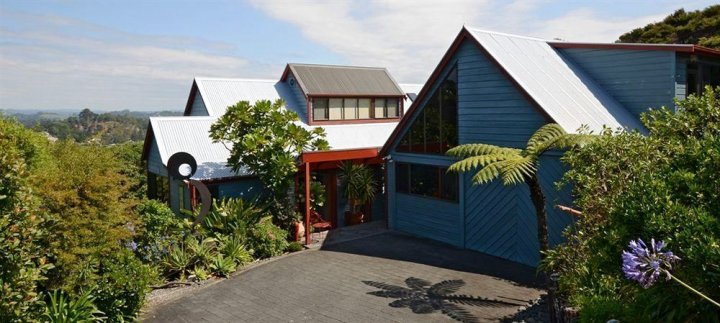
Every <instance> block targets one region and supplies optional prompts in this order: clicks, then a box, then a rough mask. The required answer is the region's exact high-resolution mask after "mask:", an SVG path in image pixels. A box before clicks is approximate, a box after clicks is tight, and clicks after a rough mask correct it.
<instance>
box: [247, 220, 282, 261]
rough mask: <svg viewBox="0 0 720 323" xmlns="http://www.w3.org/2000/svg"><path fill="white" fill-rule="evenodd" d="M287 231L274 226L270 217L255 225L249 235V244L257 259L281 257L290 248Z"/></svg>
mask: <svg viewBox="0 0 720 323" xmlns="http://www.w3.org/2000/svg"><path fill="white" fill-rule="evenodd" d="M286 237H287V231H285V230H283V229H281V228H280V227H278V226H276V225H274V224H273V223H272V221H271V219H270V218H269V217H267V218H265V219H263V220H261V221H260V222H258V223H257V224H256V225H254V226H253V227H252V228H251V229H250V231H249V234H248V244H249V245H250V247H251V248H252V250H253V251H254V255H255V258H268V257H274V256H278V255H281V254H282V253H283V251H285V249H286V248H287V246H288V242H287V239H286Z"/></svg>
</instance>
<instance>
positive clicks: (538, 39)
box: [465, 26, 552, 43]
mask: <svg viewBox="0 0 720 323" xmlns="http://www.w3.org/2000/svg"><path fill="white" fill-rule="evenodd" d="M465 29H467V30H468V31H470V32H473V31H476V32H481V33H486V34H490V35H499V36H506V37H514V38H522V39H528V40H535V41H541V42H546V43H548V42H551V41H552V40H549V39H543V38H538V37H531V36H523V35H517V34H510V33H503V32H499V31H492V30H487V29H481V28H475V27H471V26H465Z"/></svg>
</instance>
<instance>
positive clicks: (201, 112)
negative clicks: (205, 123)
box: [190, 91, 208, 116]
mask: <svg viewBox="0 0 720 323" xmlns="http://www.w3.org/2000/svg"><path fill="white" fill-rule="evenodd" d="M190 115H191V116H207V115H208V111H207V108H206V107H205V102H203V98H202V95H201V94H200V91H197V92H195V98H194V99H193V103H192V106H190Z"/></svg>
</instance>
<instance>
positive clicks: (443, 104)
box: [395, 64, 459, 156]
mask: <svg viewBox="0 0 720 323" xmlns="http://www.w3.org/2000/svg"><path fill="white" fill-rule="evenodd" d="M457 73H458V69H457V64H456V65H454V66H453V67H452V68H450V69H449V70H448V72H447V74H446V75H445V77H444V78H443V79H442V81H441V82H439V83H437V85H438V86H437V88H435V90H434V91H433V92H432V93H431V95H430V97H429V98H428V99H427V100H426V101H425V102H423V105H422V107H421V108H422V111H420V112H419V113H420V114H418V115H416V117H415V120H413V121H412V122H410V123H408V124H407V125H406V126H405V129H404V130H405V133H404V134H403V136H402V137H400V140H398V141H397V145H396V146H395V151H397V152H399V153H408V154H421V155H433V156H442V155H445V153H446V152H447V150H449V149H450V148H452V147H455V146H457V145H458V144H459V141H458V137H459V127H458V123H459V113H458V109H459V107H458V103H459V100H458V79H457V78H458V74H457ZM448 81H452V82H454V84H453V89H452V90H453V91H454V94H455V97H454V105H453V106H452V107H450V105H447V102H449V101H446V100H445V99H444V98H443V91H445V90H446V86H447V85H446V84H447V83H448ZM430 105H436V106H435V108H437V109H438V118H439V120H436V121H437V124H438V129H437V131H438V134H437V135H438V139H439V142H438V143H436V144H438V145H439V152H434V151H430V149H428V143H432V142H431V141H429V140H428V133H427V132H428V127H429V124H430V123H429V122H428V120H427V116H426V115H427V113H428V112H427V111H428V106H430ZM446 110H448V111H450V110H454V111H453V112H454V113H452V114H453V115H454V116H453V117H454V119H453V120H452V122H451V123H450V122H446V121H449V120H444V117H445V116H446V114H448V113H446ZM447 124H451V125H452V126H453V127H454V134H452V135H453V136H452V140H451V137H450V136H448V134H450V132H449V131H448V129H451V128H449V127H446V125H447ZM414 128H422V129H421V131H419V129H415V131H413V129H414ZM419 133H422V143H420V142H416V141H417V140H416V138H415V136H413V134H416V135H417V134H419Z"/></svg>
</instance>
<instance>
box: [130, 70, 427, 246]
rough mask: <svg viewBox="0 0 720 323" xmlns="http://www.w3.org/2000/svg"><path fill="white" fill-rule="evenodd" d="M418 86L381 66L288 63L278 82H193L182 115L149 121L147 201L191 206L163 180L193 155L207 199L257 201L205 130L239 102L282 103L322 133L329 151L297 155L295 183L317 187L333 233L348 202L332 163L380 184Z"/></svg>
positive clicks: (252, 182) (247, 180)
mask: <svg viewBox="0 0 720 323" xmlns="http://www.w3.org/2000/svg"><path fill="white" fill-rule="evenodd" d="M419 88H420V85H416V84H403V85H399V84H397V82H396V81H395V80H394V79H393V78H392V76H391V75H390V73H389V72H388V71H387V70H386V69H384V68H371V67H356V66H332V65H310V64H287V66H286V68H285V70H284V72H283V73H282V75H281V77H280V79H279V80H258V79H221V78H195V79H194V81H193V84H192V88H191V89H190V95H189V97H188V100H187V104H186V107H185V111H184V114H183V116H181V117H152V118H150V122H149V126H148V130H147V135H146V139H145V147H144V151H143V159H144V160H145V161H146V164H147V172H148V195H149V197H150V198H156V199H161V200H164V201H166V202H168V203H169V205H170V206H171V208H172V209H173V210H174V211H175V212H180V211H181V210H187V209H191V208H192V207H193V206H194V204H195V203H197V201H198V198H197V192H196V191H195V189H194V188H193V187H192V186H189V185H187V184H186V183H184V182H182V181H179V180H177V179H173V178H170V177H168V172H167V163H168V159H169V158H170V156H172V155H173V154H175V153H177V152H186V153H189V154H191V155H193V156H194V158H195V159H196V160H197V163H198V168H197V171H196V173H195V174H194V175H193V179H196V180H200V181H202V182H203V183H205V184H206V186H208V188H209V190H210V192H211V195H212V196H213V197H214V198H226V197H244V198H248V199H252V198H255V197H258V196H260V195H262V194H263V193H264V189H263V185H262V183H261V182H260V181H259V180H258V179H257V177H255V176H253V174H252V173H251V172H250V171H249V170H247V169H241V170H240V171H238V172H233V171H232V170H231V169H230V168H229V167H228V166H227V165H226V161H227V159H228V157H229V151H228V150H227V148H226V147H225V146H224V145H223V144H222V143H213V142H212V140H211V139H210V137H209V131H210V126H211V125H212V124H213V123H214V122H215V121H216V120H217V118H218V117H220V116H222V115H223V114H224V113H225V110H226V109H227V107H228V106H232V105H235V104H236V103H237V102H239V101H249V102H250V103H254V102H256V101H257V100H271V101H274V100H277V99H282V100H283V101H284V102H285V106H284V108H285V109H288V110H292V111H294V112H296V113H297V114H298V116H299V118H300V124H301V125H302V126H303V127H306V128H308V129H310V128H315V127H323V128H324V129H325V132H326V134H327V138H326V139H327V141H328V142H329V144H330V147H331V149H330V150H328V151H321V152H305V153H303V154H302V155H301V156H298V159H299V163H300V166H299V167H300V168H299V172H298V183H299V185H302V186H303V187H304V185H308V183H309V179H310V178H314V179H315V180H317V181H320V182H321V183H323V185H324V186H325V187H326V192H327V195H328V196H327V197H326V200H327V203H326V205H325V206H324V207H323V209H322V210H317V211H318V212H319V213H321V214H322V215H323V216H324V217H325V219H326V220H327V221H329V222H330V223H331V224H332V226H333V227H337V226H343V225H344V219H343V217H342V216H338V214H343V211H344V210H345V207H346V204H347V202H346V200H345V198H344V197H343V195H342V193H341V187H340V186H339V185H338V179H337V166H338V164H339V163H340V162H342V161H345V160H352V161H354V162H357V163H365V164H367V165H371V166H372V167H374V169H375V170H376V174H377V177H378V181H379V182H382V174H383V172H382V170H381V166H382V160H381V159H380V158H379V157H378V152H379V150H380V148H381V147H382V145H383V144H384V143H385V142H386V141H387V139H388V137H389V136H390V133H391V132H392V131H393V129H395V126H396V125H397V123H398V121H399V120H400V119H401V118H402V116H403V115H404V111H405V107H406V106H408V105H409V104H410V103H411V97H414V95H415V94H416V93H417V91H418V90H419ZM298 188H300V187H298ZM379 195H380V196H378V197H376V198H375V200H374V201H373V202H372V203H371V204H370V205H368V206H366V210H365V213H366V215H367V216H368V217H370V218H371V219H372V220H382V219H383V218H384V213H385V212H384V211H385V208H384V201H385V198H384V196H382V194H379ZM306 211H307V210H306ZM308 216H309V215H307V214H306V218H307V217H308ZM308 232H309V230H308Z"/></svg>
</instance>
